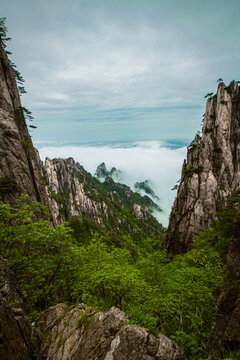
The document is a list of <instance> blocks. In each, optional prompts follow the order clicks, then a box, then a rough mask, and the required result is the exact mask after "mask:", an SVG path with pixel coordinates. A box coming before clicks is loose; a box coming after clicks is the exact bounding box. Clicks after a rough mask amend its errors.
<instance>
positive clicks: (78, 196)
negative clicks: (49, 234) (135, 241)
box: [43, 158, 164, 239]
mask: <svg viewBox="0 0 240 360" xmlns="http://www.w3.org/2000/svg"><path fill="white" fill-rule="evenodd" d="M43 171H44V174H45V177H46V181H47V183H48V188H49V196H50V202H51V208H52V213H53V214H54V221H55V222H56V223H59V224H61V223H63V222H64V221H65V220H68V219H69V218H71V217H73V216H79V217H83V216H85V217H87V218H89V219H91V220H93V221H94V222H96V223H98V224H100V225H102V226H103V227H104V228H105V229H106V230H108V231H111V232H115V233H117V234H119V235H120V234H134V237H136V238H144V237H146V236H153V235H155V236H156V237H157V238H159V239H160V237H161V233H162V232H163V231H164V229H163V227H162V225H161V224H159V223H158V222H157V220H156V219H155V218H154V217H153V216H152V215H151V213H150V211H149V210H148V208H147V206H146V199H144V198H142V197H141V196H140V195H139V194H137V193H134V192H132V191H131V189H130V188H129V187H128V186H126V185H122V184H118V183H115V182H114V181H113V180H112V179H111V178H107V179H106V180H105V182H104V183H101V182H100V181H98V180H97V179H96V178H95V177H93V176H91V174H89V173H88V172H87V171H86V170H84V168H83V167H82V166H81V165H80V164H79V163H76V162H75V161H74V160H73V159H72V158H69V159H66V160H63V159H53V160H50V159H48V158H47V159H46V161H45V166H44V169H43ZM147 200H148V199H147Z"/></svg>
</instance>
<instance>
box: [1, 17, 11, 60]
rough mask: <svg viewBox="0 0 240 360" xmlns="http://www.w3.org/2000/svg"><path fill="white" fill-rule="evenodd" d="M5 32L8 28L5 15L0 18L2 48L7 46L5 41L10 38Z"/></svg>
mask: <svg viewBox="0 0 240 360" xmlns="http://www.w3.org/2000/svg"><path fill="white" fill-rule="evenodd" d="M7 33H8V30H7V27H6V17H1V18H0V39H1V44H2V47H3V48H4V49H6V47H7V44H6V42H7V41H10V40H11V38H10V37H8V36H7ZM8 54H11V53H10V52H9V51H8Z"/></svg>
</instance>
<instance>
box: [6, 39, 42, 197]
mask: <svg viewBox="0 0 240 360" xmlns="http://www.w3.org/2000/svg"><path fill="white" fill-rule="evenodd" d="M0 43H1V41H0ZM20 194H28V195H29V196H30V199H31V200H37V201H41V202H42V203H44V204H47V196H46V192H45V188H44V186H43V184H42V180H41V174H40V169H39V166H38V162H37V156H36V153H35V150H34V148H33V144H32V140H31V137H30V136H29V133H28V129H27V125H26V121H25V118H24V112H23V108H22V106H21V102H20V97H19V93H18V89H17V84H16V80H15V76H14V71H13V68H12V67H11V65H10V63H9V60H8V57H7V55H6V53H5V51H4V49H3V48H2V46H1V44H0V196H1V197H2V199H3V200H4V201H5V202H8V203H10V204H14V203H16V199H17V198H18V196H19V195H20Z"/></svg>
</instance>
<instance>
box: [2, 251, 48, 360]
mask: <svg viewBox="0 0 240 360" xmlns="http://www.w3.org/2000/svg"><path fill="white" fill-rule="evenodd" d="M8 302H11V304H14V306H15V307H12V306H10V305H9V303H8ZM22 307H23V299H22V297H21V291H20V288H19V286H18V284H17V281H16V279H15V276H14V274H13V272H12V271H11V270H10V268H9V266H8V262H7V260H5V259H3V258H2V257H1V256H0V359H1V360H23V359H24V360H25V359H26V360H33V359H35V360H38V359H39V360H40V359H41V358H42V357H41V355H40V348H41V338H40V334H39V333H38V332H37V331H36V330H35V329H34V328H33V327H32V325H31V323H30V321H29V320H28V318H27V317H26V316H24V313H23V310H22Z"/></svg>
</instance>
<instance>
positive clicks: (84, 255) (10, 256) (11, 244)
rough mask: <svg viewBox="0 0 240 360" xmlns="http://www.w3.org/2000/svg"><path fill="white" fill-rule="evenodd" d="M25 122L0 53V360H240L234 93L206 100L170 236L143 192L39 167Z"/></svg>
mask: <svg viewBox="0 0 240 360" xmlns="http://www.w3.org/2000/svg"><path fill="white" fill-rule="evenodd" d="M26 113H27V111H26V108H24V107H23V106H22V104H21V101H20V96H19V89H18V87H17V83H16V71H15V72H14V67H13V66H12V64H11V62H10V60H9V59H8V56H7V53H6V51H5V48H4V47H3V46H2V45H1V47H0V132H1V136H0V154H1V156H0V195H1V202H0V254H1V257H0V359H2V360H18V359H19V360H25V359H26V360H28V359H32V360H33V359H35V360H44V359H46V360H50V359H51V360H60V359H61V360H77V359H78V360H97V359H99V360H140V359H141V360H151V359H156V360H184V359H190V360H191V359H192V360H197V359H199V360H200V359H212V360H219V359H227V358H228V359H230V358H231V359H232V360H237V359H240V287H239V281H240V229H239V227H240V88H239V82H236V81H232V82H231V83H230V84H229V85H228V86H227V85H225V84H224V82H223V81H219V84H218V88H217V92H216V94H210V96H209V98H208V99H207V103H206V111H205V114H204V119H203V127H202V133H201V134H197V135H196V136H195V138H194V140H193V142H192V143H191V144H190V145H189V147H188V149H187V158H186V160H185V161H184V163H183V167H182V173H181V179H180V182H179V184H178V186H177V187H178V190H177V195H176V199H175V201H174V204H173V207H172V211H171V214H170V221H169V226H168V228H167V229H166V228H165V227H164V226H162V225H161V224H160V223H159V222H158V221H157V219H156V218H155V217H154V211H159V212H161V207H160V206H159V205H158V203H157V201H158V200H159V199H158V198H157V196H156V195H155V194H154V192H153V191H152V189H151V188H150V187H149V184H148V182H147V180H146V181H145V182H138V183H136V186H135V190H136V191H133V190H132V189H131V188H130V187H129V186H127V185H125V184H122V183H120V182H118V174H117V170H116V169H114V170H112V171H110V172H107V171H106V169H105V168H104V166H105V165H104V166H103V165H102V164H101V165H100V167H99V168H98V171H99V173H100V170H101V171H102V172H101V174H100V175H101V176H100V175H99V178H101V177H102V178H101V181H100V180H99V178H98V177H96V176H93V175H91V174H90V173H89V172H87V171H86V170H85V169H84V168H83V166H82V165H81V164H79V163H78V162H77V161H75V160H74V159H73V158H72V157H71V158H67V159H61V158H58V159H50V158H47V159H46V160H45V162H42V161H41V160H40V158H39V155H38V153H37V151H36V150H35V148H34V146H33V143H32V139H31V137H30V135H29V132H28V127H27V124H26V119H25V118H26ZM27 114H28V113H27ZM116 166H117V164H116ZM103 170H104V174H105V175H104V176H103V175H102V174H103ZM140 190H141V191H145V193H144V195H142V193H141V191H140ZM160 202H161V199H160Z"/></svg>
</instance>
